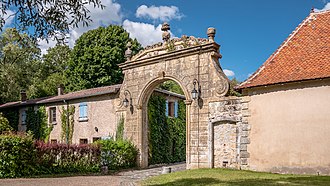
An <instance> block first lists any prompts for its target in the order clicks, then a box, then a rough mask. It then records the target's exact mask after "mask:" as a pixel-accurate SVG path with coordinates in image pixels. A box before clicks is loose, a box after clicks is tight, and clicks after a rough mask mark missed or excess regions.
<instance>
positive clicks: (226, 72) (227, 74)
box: [223, 69, 235, 77]
mask: <svg viewBox="0 0 330 186" xmlns="http://www.w3.org/2000/svg"><path fill="white" fill-rule="evenodd" d="M223 72H224V73H225V75H226V76H227V77H232V76H235V73H234V71H232V70H228V69H223Z"/></svg>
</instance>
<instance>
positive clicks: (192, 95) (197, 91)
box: [191, 79, 200, 100]
mask: <svg viewBox="0 0 330 186" xmlns="http://www.w3.org/2000/svg"><path fill="white" fill-rule="evenodd" d="M193 84H194V89H193V90H192V91H191V97H192V98H193V99H194V100H196V99H197V98H199V92H200V90H199V83H198V81H197V79H194V81H193ZM196 84H197V89H198V90H196Z"/></svg>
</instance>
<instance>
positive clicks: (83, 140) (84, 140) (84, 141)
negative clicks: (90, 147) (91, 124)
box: [79, 138, 88, 144]
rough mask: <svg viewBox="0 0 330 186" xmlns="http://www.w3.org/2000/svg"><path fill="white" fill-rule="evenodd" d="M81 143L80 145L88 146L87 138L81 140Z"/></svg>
mask: <svg viewBox="0 0 330 186" xmlns="http://www.w3.org/2000/svg"><path fill="white" fill-rule="evenodd" d="M79 143H80V144H88V140H87V139H86V138H84V139H80V140H79Z"/></svg>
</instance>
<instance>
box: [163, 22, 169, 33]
mask: <svg viewBox="0 0 330 186" xmlns="http://www.w3.org/2000/svg"><path fill="white" fill-rule="evenodd" d="M161 30H162V31H164V32H166V31H169V30H171V28H170V24H168V22H164V23H163V24H162V28H161Z"/></svg>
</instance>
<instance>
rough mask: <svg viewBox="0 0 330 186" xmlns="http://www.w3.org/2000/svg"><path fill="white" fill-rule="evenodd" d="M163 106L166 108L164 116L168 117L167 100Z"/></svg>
mask: <svg viewBox="0 0 330 186" xmlns="http://www.w3.org/2000/svg"><path fill="white" fill-rule="evenodd" d="M165 106H166V111H165V115H166V116H167V117H168V100H166V102H165Z"/></svg>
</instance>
